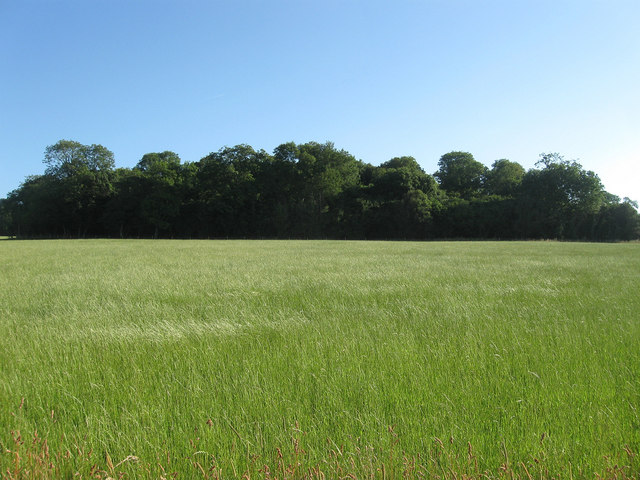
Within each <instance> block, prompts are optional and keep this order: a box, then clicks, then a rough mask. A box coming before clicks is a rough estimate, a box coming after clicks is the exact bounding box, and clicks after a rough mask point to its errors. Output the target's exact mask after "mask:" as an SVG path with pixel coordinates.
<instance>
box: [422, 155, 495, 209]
mask: <svg viewBox="0 0 640 480" xmlns="http://www.w3.org/2000/svg"><path fill="white" fill-rule="evenodd" d="M438 167H439V168H438V171H437V172H436V173H435V174H434V176H435V177H436V178H437V179H438V182H439V183H440V188H442V189H444V190H445V191H446V192H447V194H448V195H450V196H455V197H460V198H464V199H466V200H469V199H471V198H473V197H475V196H477V195H479V194H481V192H482V186H483V180H484V177H485V174H486V171H487V167H485V166H484V165H483V164H482V163H480V162H478V161H476V159H475V158H473V155H471V154H470V153H468V152H449V153H446V154H444V155H443V156H442V157H440V160H439V161H438Z"/></svg>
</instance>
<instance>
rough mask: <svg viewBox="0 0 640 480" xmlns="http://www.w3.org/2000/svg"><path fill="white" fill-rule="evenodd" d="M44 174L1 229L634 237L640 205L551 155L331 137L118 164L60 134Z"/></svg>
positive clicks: (5, 211) (4, 211)
mask: <svg viewBox="0 0 640 480" xmlns="http://www.w3.org/2000/svg"><path fill="white" fill-rule="evenodd" d="M43 162H44V164H45V166H46V168H45V172H44V174H42V175H35V176H31V177H27V178H26V179H25V181H24V182H23V184H22V185H21V186H20V187H19V188H18V189H16V190H14V191H13V192H11V193H9V195H8V196H7V197H6V198H4V199H0V234H4V235H10V236H15V237H86V236H109V237H154V238H155V237H180V238H191V237H194V238H223V237H234V238H262V237H267V238H354V239H356V238H372V239H373V238H377V239H405V238H406V239H432V238H504V239H508V238H525V239H526V238H558V239H582V240H597V241H611V240H631V239H636V238H638V237H639V236H640V220H639V219H640V216H639V215H638V211H637V204H636V203H634V202H632V201H630V200H628V199H625V200H624V201H620V199H618V198H617V197H615V196H614V195H611V194H609V193H607V192H605V191H604V189H603V186H602V183H601V182H600V179H599V178H598V176H597V175H596V174H595V173H594V172H591V171H586V170H584V169H583V168H582V166H581V165H580V164H579V163H577V162H576V161H568V160H565V159H564V158H563V157H562V156H560V155H558V154H556V153H550V154H542V155H541V157H540V160H539V162H538V163H537V164H536V166H535V168H533V169H530V170H528V171H525V169H524V168H523V167H522V166H521V165H520V164H518V163H515V162H512V161H510V160H507V159H500V160H496V161H495V162H494V163H493V164H492V166H491V168H487V167H485V166H484V165H483V164H482V163H480V162H478V161H476V160H475V159H474V157H473V155H471V154H470V153H467V152H450V153H447V154H445V155H443V156H442V157H441V158H440V161H439V162H438V167H439V168H438V171H437V172H435V173H434V175H433V176H432V175H429V174H428V173H426V172H425V171H424V170H423V169H422V168H421V167H420V165H419V164H418V162H417V161H416V159H415V158H413V157H410V156H403V157H395V158H392V159H390V160H388V161H386V162H384V163H382V164H381V165H379V166H373V165H371V164H368V163H364V162H362V161H361V160H358V159H356V158H355V157H354V156H353V155H351V154H350V153H349V152H346V151H344V150H340V149H338V148H336V147H335V145H333V144H332V143H330V142H326V143H317V142H308V143H304V144H299V145H298V144H295V143H293V142H288V143H283V144H282V145H279V146H278V147H276V148H275V149H274V152H273V154H272V155H271V154H269V153H267V152H265V151H264V150H255V149H253V147H251V146H249V145H236V146H234V147H224V148H221V149H220V150H218V151H217V152H212V153H210V154H209V155H207V156H205V157H204V158H202V159H201V160H199V161H198V162H194V163H189V162H186V163H183V162H182V161H181V159H180V157H179V156H178V155H177V154H176V153H174V152H167V151H165V152H159V153H147V154H145V155H143V156H142V158H141V159H140V160H139V161H138V163H137V164H136V166H135V167H133V168H115V162H114V158H113V153H111V152H110V151H109V150H108V149H106V148H105V147H103V146H101V145H82V144H80V143H78V142H75V141H70V140H61V141H59V142H58V143H56V144H55V145H51V146H49V147H47V148H46V150H45V154H44V160H43Z"/></svg>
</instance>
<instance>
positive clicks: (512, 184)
mask: <svg viewBox="0 0 640 480" xmlns="http://www.w3.org/2000/svg"><path fill="white" fill-rule="evenodd" d="M524 174H525V169H524V167H523V166H522V165H520V164H519V163H517V162H511V161H509V160H507V159H505V158H503V159H500V160H496V161H495V162H493V165H491V170H488V171H487V172H486V173H485V180H484V189H485V192H486V193H487V194H488V195H499V196H502V197H513V196H515V195H516V193H517V192H518V190H519V188H520V185H521V184H522V179H523V178H524Z"/></svg>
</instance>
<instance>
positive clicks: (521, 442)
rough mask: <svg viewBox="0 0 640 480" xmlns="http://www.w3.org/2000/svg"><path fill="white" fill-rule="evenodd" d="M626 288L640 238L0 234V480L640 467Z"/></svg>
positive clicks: (639, 344)
mask: <svg viewBox="0 0 640 480" xmlns="http://www.w3.org/2000/svg"><path fill="white" fill-rule="evenodd" d="M639 293H640V245H638V244H616V245H609V244H607V245H594V244H578V243H572V244H565V243H544V242H536V243H404V242H402V243H388V242H334V241H331V242H310V241H307V242H305V241H244V242H243V241H134V240H132V241H116V240H86V241H84V240H75V241H32V242H29V241H3V242H0V368H1V370H0V426H2V425H4V428H3V429H2V428H0V443H1V445H0V450H2V453H0V467H1V469H2V471H3V474H4V475H5V476H6V477H7V478H10V477H11V476H15V477H16V478H18V477H17V475H18V474H19V472H23V474H24V475H27V476H28V474H27V473H24V472H29V471H30V472H36V471H37V469H38V468H39V467H38V465H39V463H38V462H40V460H39V459H42V462H41V463H42V465H43V466H42V468H43V470H42V472H45V471H47V472H49V474H51V475H53V476H54V477H56V476H61V477H63V476H66V475H73V474H74V473H78V472H80V473H82V472H84V473H83V475H85V476H89V475H101V474H102V475H104V476H115V475H116V473H117V472H120V471H121V472H128V474H129V475H133V476H134V477H136V476H143V475H147V476H149V477H150V478H157V477H159V476H163V475H167V476H168V475H169V474H170V473H173V472H176V473H178V474H179V475H181V476H182V477H186V478H190V477H191V476H194V475H201V476H202V475H204V474H206V475H209V476H215V475H218V476H219V477H220V478H228V477H234V476H235V477H240V476H241V475H242V474H243V473H247V472H250V473H251V472H252V474H253V475H254V476H256V475H257V476H262V477H269V476H277V477H279V478H287V476H288V478H297V477H301V476H303V474H304V473H305V472H306V474H309V472H313V468H317V469H319V470H318V472H321V471H323V470H322V469H323V468H324V471H325V472H328V473H326V474H327V475H329V476H336V477H337V476H345V475H347V474H353V475H356V476H358V477H364V476H367V475H370V474H372V475H374V476H376V475H378V476H382V474H383V473H384V476H386V477H387V478H393V477H394V476H395V477H400V476H401V474H402V473H403V472H404V473H406V472H409V473H411V472H413V473H412V474H415V478H419V476H420V475H421V474H424V475H427V474H429V475H436V474H437V475H440V476H443V477H446V476H447V475H449V476H450V477H451V475H452V473H456V472H458V473H465V474H467V475H471V476H473V475H478V476H479V475H481V474H483V473H484V472H490V473H491V474H492V475H496V476H499V475H507V476H509V475H511V474H514V472H515V474H516V475H519V476H522V478H526V477H527V475H529V474H531V472H532V470H533V469H536V468H537V470H536V471H537V472H538V473H540V474H543V475H547V474H548V475H556V476H558V475H560V476H565V477H570V476H593V475H594V474H595V473H599V474H606V472H609V473H611V472H614V474H618V473H619V474H620V475H627V476H634V475H635V476H638V475H639V472H640V465H639V463H638V458H637V456H636V454H637V453H638V452H639V451H640V417H639V412H638V409H639V408H640V295H639ZM12 432H13V433H12ZM18 432H20V433H19V434H18ZM34 435H37V436H35V437H34ZM18 436H19V438H18ZM45 442H46V445H45ZM45 446H46V449H45ZM45 450H46V451H45ZM47 455H48V457H47ZM45 458H49V459H48V460H45ZM29 459H30V460H29ZM20 461H22V464H21V465H22V466H20V464H19V462H20ZM16 462H18V464H16ZM25 462H26V463H25ZM29 462H31V463H29ZM120 462H122V463H120ZM412 462H413V463H412ZM118 464H119V465H118ZM25 465H31V466H25ZM265 465H266V467H265ZM296 465H298V467H296ZM336 465H337V467H336ZM412 465H413V467H412ZM47 468H48V469H49V470H47ZM296 468H297V470H296ZM411 468H413V470H411ZM29 469H31V470H29ZM91 469H93V471H92V470H91ZM200 469H202V471H200ZM287 469H289V470H287ZM291 469H293V470H291ZM341 469H342V470H341ZM420 469H422V470H420ZM100 472H102V473H100ZM420 472H422V473H420ZM616 472H617V473H616ZM614 474H611V475H612V476H613V475H614ZM33 475H35V474H33ZM42 475H44V473H43V474H42ZM42 475H40V476H42ZM317 478H321V477H320V475H319V474H318V476H317Z"/></svg>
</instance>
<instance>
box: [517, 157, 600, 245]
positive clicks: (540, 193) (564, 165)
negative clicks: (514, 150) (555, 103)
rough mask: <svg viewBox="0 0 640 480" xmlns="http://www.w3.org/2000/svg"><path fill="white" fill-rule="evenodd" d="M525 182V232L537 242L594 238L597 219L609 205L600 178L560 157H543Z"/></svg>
mask: <svg viewBox="0 0 640 480" xmlns="http://www.w3.org/2000/svg"><path fill="white" fill-rule="evenodd" d="M536 167H538V168H536V169H531V170H529V171H528V172H527V173H526V174H525V175H524V177H523V179H522V187H521V192H520V214H521V221H522V224H521V228H522V231H523V234H524V236H526V237H535V238H566V239H580V238H584V239H587V238H591V237H592V235H593V228H594V222H595V215H596V214H597V212H598V211H599V210H600V208H601V207H602V205H603V204H604V202H605V193H606V192H605V191H604V188H603V186H602V183H601V182H600V179H599V178H598V176H597V175H596V174H595V173H594V172H592V171H587V170H584V169H583V168H582V165H580V164H579V163H578V162H576V161H575V160H574V161H568V160H565V159H564V158H563V157H562V156H561V155H559V154H557V153H549V154H546V153H545V154H541V155H540V160H539V161H538V162H537V163H536Z"/></svg>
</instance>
